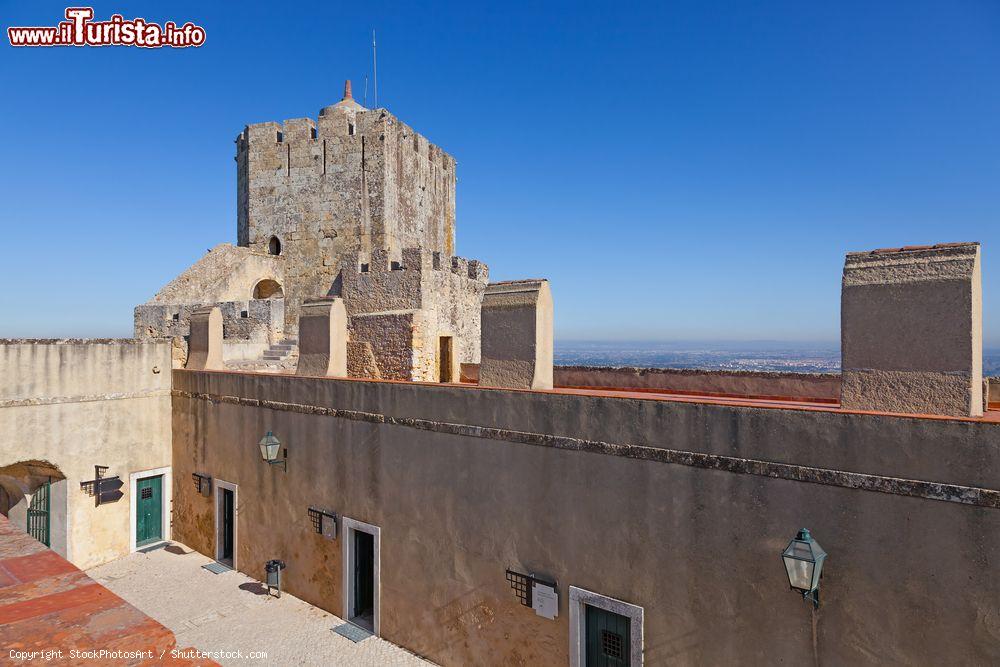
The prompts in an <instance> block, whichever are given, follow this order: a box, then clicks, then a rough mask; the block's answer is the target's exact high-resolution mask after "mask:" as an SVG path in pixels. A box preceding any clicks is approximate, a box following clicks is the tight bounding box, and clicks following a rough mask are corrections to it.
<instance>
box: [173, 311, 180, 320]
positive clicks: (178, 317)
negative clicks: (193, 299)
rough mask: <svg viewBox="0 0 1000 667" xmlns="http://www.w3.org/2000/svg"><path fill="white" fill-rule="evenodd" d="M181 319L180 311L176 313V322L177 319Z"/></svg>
mask: <svg viewBox="0 0 1000 667" xmlns="http://www.w3.org/2000/svg"><path fill="white" fill-rule="evenodd" d="M180 319H181V314H180V313H174V322H176V321H178V320H180Z"/></svg>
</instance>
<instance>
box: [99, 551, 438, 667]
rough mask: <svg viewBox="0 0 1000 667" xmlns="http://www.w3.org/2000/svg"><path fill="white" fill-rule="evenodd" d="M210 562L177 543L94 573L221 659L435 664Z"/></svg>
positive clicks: (187, 642) (181, 638)
mask: <svg viewBox="0 0 1000 667" xmlns="http://www.w3.org/2000/svg"><path fill="white" fill-rule="evenodd" d="M211 562H213V561H212V560H211V559H209V558H206V557H205V556H202V555H201V554H199V553H197V552H194V551H192V550H191V549H189V548H187V547H186V546H184V545H182V544H179V543H177V542H174V543H172V544H170V545H169V546H167V547H163V548H158V549H154V550H153V551H149V552H147V553H142V552H137V553H134V554H131V555H129V556H125V557H123V558H119V559H118V560H115V561H112V562H110V563H106V564H104V565H101V566H99V567H95V568H93V569H91V570H88V571H87V574H89V575H90V576H91V577H93V578H94V579H96V580H97V581H98V583H100V584H103V585H104V586H106V587H107V588H109V589H111V591H112V592H114V593H116V594H118V595H120V596H121V597H123V598H125V600H127V601H128V602H130V603H131V604H133V605H134V606H136V607H138V608H139V609H140V610H142V611H143V612H145V613H146V614H148V615H149V616H151V617H152V618H154V619H156V620H157V621H159V622H160V623H162V624H164V625H165V626H167V627H168V628H170V629H171V630H172V631H173V632H174V634H175V635H176V636H177V643H178V645H179V646H191V647H194V648H196V649H199V650H200V651H204V652H212V655H211V656H210V657H211V658H212V659H214V660H216V661H217V662H219V663H220V664H222V665H248V664H260V665H352V666H353V665H421V666H426V665H429V664H431V663H428V662H426V661H424V660H421V659H420V658H418V657H417V656H415V655H413V654H412V653H409V652H408V651H406V650H405V649H402V648H400V647H398V646H396V645H394V644H390V643H389V642H387V641H383V640H382V639H379V638H378V637H371V636H369V637H367V638H366V639H363V640H362V641H360V642H358V643H355V642H353V641H351V640H350V639H347V638H346V637H343V636H341V635H339V634H337V633H336V632H334V628H337V627H339V626H341V625H343V623H344V621H343V620H341V619H340V618H338V617H336V616H334V615H333V614H329V613H327V612H325V611H323V610H322V609H319V608H317V607H314V606H312V605H310V604H307V603H306V602H303V601H302V600H300V599H298V598H296V597H294V596H292V595H289V594H288V593H282V594H281V598H280V599H279V598H276V597H273V596H271V597H269V596H267V595H266V588H265V587H264V586H263V585H261V584H260V583H259V582H257V581H255V580H253V579H251V578H249V577H247V576H245V575H243V574H241V573H239V572H234V571H228V572H224V573H223V574H212V573H211V572H209V571H207V570H205V569H203V568H202V566H203V565H206V564H208V563H211ZM352 627H353V626H351V628H352ZM345 629H346V628H345ZM214 652H223V653H219V654H215V653H214ZM238 653H242V655H241V656H240V655H238Z"/></svg>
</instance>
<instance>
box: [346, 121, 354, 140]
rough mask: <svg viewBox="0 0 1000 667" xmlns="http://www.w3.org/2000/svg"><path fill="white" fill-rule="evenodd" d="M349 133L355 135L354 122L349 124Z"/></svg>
mask: <svg viewBox="0 0 1000 667" xmlns="http://www.w3.org/2000/svg"><path fill="white" fill-rule="evenodd" d="M347 133H348V134H349V135H351V136H352V137H353V136H354V123H348V124H347Z"/></svg>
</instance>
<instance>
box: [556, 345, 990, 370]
mask: <svg viewBox="0 0 1000 667" xmlns="http://www.w3.org/2000/svg"><path fill="white" fill-rule="evenodd" d="M555 362H556V364H558V365H561V366H638V367H645V368H703V369H709V370H740V371H783V372H790V373H837V372H839V371H840V348H839V347H837V346H836V345H822V344H815V343H814V344H808V343H788V342H781V341H751V342H746V343H739V342H732V341H717V342H712V341H671V342H638V341H570V340H557V341H556V343H555ZM983 374H984V375H989V376H1000V349H998V348H993V349H984V350H983Z"/></svg>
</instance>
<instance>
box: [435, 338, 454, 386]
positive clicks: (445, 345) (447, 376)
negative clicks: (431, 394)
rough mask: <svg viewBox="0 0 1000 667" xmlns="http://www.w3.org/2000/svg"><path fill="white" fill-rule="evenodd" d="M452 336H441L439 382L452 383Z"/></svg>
mask: <svg viewBox="0 0 1000 667" xmlns="http://www.w3.org/2000/svg"><path fill="white" fill-rule="evenodd" d="M451 340H452V339H451V336H441V338H440V341H441V342H440V350H439V351H438V381H439V382H451V366H452V363H451V355H452V349H451V345H452V343H451Z"/></svg>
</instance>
